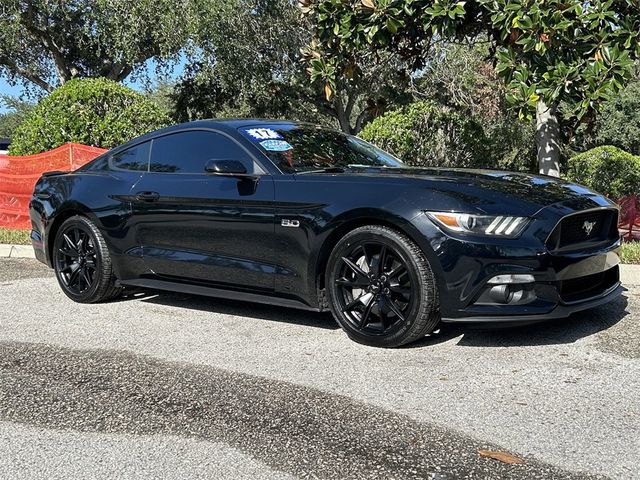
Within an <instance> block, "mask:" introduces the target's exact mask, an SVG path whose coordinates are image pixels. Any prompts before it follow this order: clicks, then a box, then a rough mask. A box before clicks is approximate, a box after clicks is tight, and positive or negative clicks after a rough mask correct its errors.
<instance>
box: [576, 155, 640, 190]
mask: <svg viewBox="0 0 640 480" xmlns="http://www.w3.org/2000/svg"><path fill="white" fill-rule="evenodd" d="M566 176H567V177H568V178H569V179H570V180H572V181H574V182H577V183H580V184H582V185H584V186H586V187H589V188H591V189H593V190H595V191H597V192H601V193H604V194H606V195H608V196H609V197H611V198H613V199H618V198H622V197H624V196H626V195H630V194H633V193H638V192H640V157H638V156H635V155H632V154H630V153H628V152H625V151H624V150H620V149H619V148H617V147H612V146H604V147H597V148H593V149H591V150H588V151H586V152H584V153H581V154H578V155H575V156H573V157H571V158H570V159H569V160H568V162H567V174H566Z"/></svg>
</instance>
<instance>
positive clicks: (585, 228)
mask: <svg viewBox="0 0 640 480" xmlns="http://www.w3.org/2000/svg"><path fill="white" fill-rule="evenodd" d="M617 223H618V211H617V210H616V209H603V210H593V211H590V212H585V213H578V214H574V215H569V216H567V217H565V218H563V219H562V220H561V221H560V223H558V225H557V226H556V228H555V229H554V231H553V233H552V234H551V235H550V236H549V239H548V240H547V247H548V248H549V249H550V250H562V249H568V248H577V247H583V246H588V245H589V244H596V243H601V242H604V241H606V240H613V239H615V238H617V237H618V235H619V234H618V228H617Z"/></svg>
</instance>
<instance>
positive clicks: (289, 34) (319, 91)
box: [176, 0, 409, 133]
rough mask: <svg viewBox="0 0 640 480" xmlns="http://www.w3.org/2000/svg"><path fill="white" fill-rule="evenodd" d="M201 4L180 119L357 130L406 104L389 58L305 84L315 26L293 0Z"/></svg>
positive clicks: (179, 99)
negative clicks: (259, 120)
mask: <svg viewBox="0 0 640 480" xmlns="http://www.w3.org/2000/svg"><path fill="white" fill-rule="evenodd" d="M205 4H206V5H207V8H206V9H204V10H202V11H201V14H200V20H201V21H200V24H199V27H198V34H197V37H196V38H195V40H194V42H195V43H196V44H197V46H198V48H199V50H200V55H199V56H198V58H196V59H192V62H190V64H189V65H188V66H187V68H186V74H185V76H184V78H182V79H181V81H180V82H179V84H178V85H177V88H176V107H177V108H176V109H177V112H176V119H177V120H180V121H182V120H192V119H198V118H208V117H272V118H273V117H275V118H278V117H286V118H291V119H294V120H310V121H314V122H315V123H325V124H332V125H333V126H339V127H340V128H341V129H342V130H343V131H345V132H349V133H357V132H358V131H360V129H361V128H362V126H363V125H364V124H365V123H366V122H367V121H369V120H370V119H371V118H373V117H375V116H376V115H377V114H378V113H379V112H380V111H382V110H384V109H386V108H389V107H390V106H394V105H397V104H398V103H399V102H403V101H405V100H406V97H405V93H406V92H407V85H408V78H409V77H408V76H407V75H404V74H403V72H402V71H401V70H402V68H401V66H400V64H401V62H400V61H398V60H397V59H395V58H392V56H391V55H386V59H385V58H382V59H381V61H377V60H375V59H373V58H371V57H370V56H361V57H359V59H358V60H357V61H355V62H352V63H351V64H350V66H349V67H348V68H347V70H348V71H349V75H345V76H344V77H342V78H340V79H338V80H337V81H336V82H335V83H334V88H333V89H331V90H330V91H327V90H325V84H324V82H322V81H318V82H314V83H312V84H310V83H309V76H308V72H307V70H306V68H307V66H308V65H307V64H306V63H305V62H303V58H304V56H305V55H306V54H307V50H306V49H305V47H307V46H308V45H309V42H310V41H311V31H312V28H311V26H310V25H309V23H308V21H307V20H306V19H305V18H301V16H300V11H299V9H298V7H297V5H296V3H295V2H292V1H291V0H225V1H222V2H208V3H207V2H205ZM229 32H233V34H232V35H230V34H229Z"/></svg>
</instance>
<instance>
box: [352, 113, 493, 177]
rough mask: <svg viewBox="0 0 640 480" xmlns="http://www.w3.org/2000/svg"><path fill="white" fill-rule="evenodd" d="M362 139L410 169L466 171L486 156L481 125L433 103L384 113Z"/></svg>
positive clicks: (369, 127) (365, 129)
mask: <svg viewBox="0 0 640 480" xmlns="http://www.w3.org/2000/svg"><path fill="white" fill-rule="evenodd" d="M361 136H362V138H364V139H365V140H368V141H370V142H372V143H375V144H376V145H377V146H379V147H380V148H383V149H386V150H389V151H390V152H392V153H393V154H395V155H396V156H398V157H399V158H400V159H402V160H403V161H405V162H406V163H408V164H409V165H419V166H449V167H469V166H476V165H478V164H479V163H481V162H482V161H483V159H484V158H486V156H487V150H486V146H485V137H484V132H483V130H482V126H481V125H480V123H479V122H477V121H476V120H474V119H472V118H470V117H468V116H465V115H461V114H459V113H456V112H453V111H451V110H449V109H446V108H443V107H440V106H439V105H438V104H436V103H434V102H417V103H413V104H411V105H409V106H408V107H406V108H404V109H402V110H396V111H392V112H389V113H386V114H384V115H382V116H381V117H378V118H377V119H375V120H374V121H373V122H371V123H370V124H369V125H367V126H366V127H365V128H364V130H363V131H362V133H361Z"/></svg>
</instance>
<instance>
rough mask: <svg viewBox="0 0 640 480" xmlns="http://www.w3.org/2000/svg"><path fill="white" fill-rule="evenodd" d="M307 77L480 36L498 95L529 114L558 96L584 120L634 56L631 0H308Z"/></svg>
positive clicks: (635, 23)
mask: <svg viewBox="0 0 640 480" xmlns="http://www.w3.org/2000/svg"><path fill="white" fill-rule="evenodd" d="M304 3H305V4H307V7H305V11H307V13H308V14H309V15H310V17H311V19H312V22H313V23H314V24H315V25H316V37H317V43H318V45H317V48H316V50H317V52H318V57H319V58H316V59H314V60H312V61H311V63H310V64H311V67H312V69H313V74H312V75H313V77H314V78H322V79H324V80H325V81H326V82H328V83H329V84H332V83H333V82H335V79H336V78H340V77H341V76H342V75H344V74H345V68H346V65H349V62H350V61H351V60H352V59H353V58H354V57H356V56H358V55H365V54H367V52H372V51H373V52H375V51H380V50H384V51H391V52H395V53H398V54H399V55H400V56H401V57H402V58H404V59H412V60H413V61H414V66H415V67H423V66H424V60H425V59H426V58H427V56H428V55H427V54H428V52H429V49H430V48H431V45H432V44H433V43H435V42H436V41H442V40H443V39H444V40H451V39H472V40H473V39H476V38H478V37H479V35H480V34H483V36H485V35H486V36H488V38H489V40H490V42H491V47H492V50H493V51H495V56H494V57H495V59H496V61H497V66H496V71H497V73H498V74H499V75H500V76H501V77H502V78H503V79H504V81H505V83H506V86H507V100H508V101H509V102H510V104H511V105H512V106H513V107H514V108H516V109H517V110H518V112H519V115H520V117H521V118H528V119H531V118H532V117H533V115H534V114H535V107H536V104H537V103H538V102H539V101H541V100H542V101H544V102H545V103H546V104H547V105H557V104H559V103H560V102H565V103H564V104H565V105H566V106H567V109H568V110H567V111H565V112H563V114H564V117H565V118H575V119H576V120H581V119H586V120H589V119H591V118H592V117H593V114H594V112H595V111H597V109H598V106H599V104H600V103H601V102H602V101H603V100H606V99H609V98H611V96H612V95H613V94H615V93H617V92H619V91H620V90H621V89H622V88H623V86H624V83H625V82H626V81H627V80H628V78H629V77H630V74H631V70H632V66H633V59H634V58H638V56H639V55H640V43H639V42H640V37H639V36H638V31H639V30H640V9H638V5H637V1H635V0H595V1H592V2H584V1H583V0H548V1H545V2H539V1H533V0H476V1H466V2H465V1H457V0H417V1H416V0H348V1H345V0H316V1H306V2H304Z"/></svg>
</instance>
